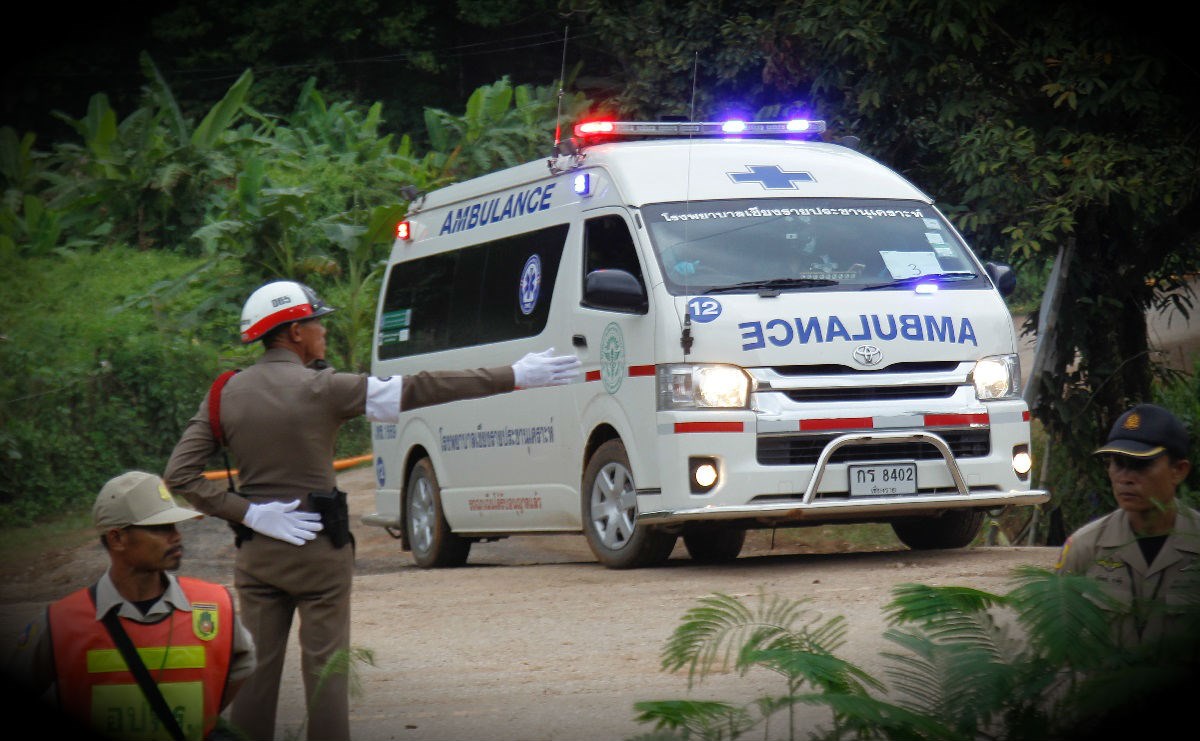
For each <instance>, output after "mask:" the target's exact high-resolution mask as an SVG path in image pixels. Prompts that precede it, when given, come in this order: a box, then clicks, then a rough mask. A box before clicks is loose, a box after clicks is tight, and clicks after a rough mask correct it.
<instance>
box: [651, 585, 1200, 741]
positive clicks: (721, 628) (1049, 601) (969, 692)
mask: <svg viewBox="0 0 1200 741" xmlns="http://www.w3.org/2000/svg"><path fill="white" fill-rule="evenodd" d="M1159 608H1160V609H1170V610H1171V611H1172V612H1173V619H1175V620H1176V621H1177V622H1176V623H1175V630H1174V631H1173V632H1170V633H1168V634H1165V635H1162V636H1158V637H1155V638H1152V639H1149V640H1146V641H1145V642H1143V643H1141V644H1137V645H1122V644H1120V643H1118V642H1117V641H1116V640H1115V637H1114V635H1113V633H1112V631H1111V626H1112V623H1113V620H1114V619H1115V618H1119V615H1120V613H1122V611H1125V610H1129V609H1132V608H1130V607H1129V606H1124V605H1121V604H1119V603H1117V602H1115V601H1113V600H1112V598H1111V597H1109V596H1108V595H1107V593H1106V592H1105V591H1104V589H1103V587H1102V586H1101V585H1100V584H1099V583H1098V582H1096V581H1094V580H1092V579H1090V578H1087V577H1083V576H1067V575H1058V574H1054V573H1051V572H1048V571H1045V570H1043V569H1038V568H1034V567H1025V568H1020V569H1017V570H1016V571H1015V572H1014V573H1013V587H1012V588H1011V589H1010V590H1009V591H1008V592H1006V593H1002V594H996V593H990V592H986V591H982V590H977V589H971V588H967V587H956V586H937V587H935V586H929V585H924V584H902V585H899V586H897V587H896V588H895V589H894V590H893V593H892V600H891V602H889V603H888V605H887V606H886V607H885V613H886V614H887V617H888V622H889V625H890V627H889V628H888V630H887V631H886V632H885V634H884V637H885V638H886V639H887V640H888V641H890V642H891V643H892V644H893V645H894V647H895V648H894V650H890V651H886V652H884V653H883V654H881V657H880V658H881V660H882V662H883V664H884V667H885V674H886V675H887V677H888V679H889V680H890V684H888V683H886V682H883V681H880V680H878V679H876V678H874V677H872V676H871V675H870V674H869V673H868V672H867V671H865V670H864V669H862V668H861V667H858V666H856V665H854V664H851V663H848V662H845V661H843V660H842V659H839V658H837V656H836V653H835V652H836V649H837V647H838V645H840V641H836V640H835V641H829V640H827V639H824V638H821V637H820V636H821V634H822V633H827V632H828V629H829V628H830V627H832V626H835V625H837V624H838V622H839V621H840V618H836V617H835V618H832V619H827V618H825V617H823V616H820V615H814V614H812V613H810V612H807V611H806V610H805V608H804V602H803V601H795V600H789V599H786V598H782V597H778V596H774V597H770V598H768V597H767V596H766V595H763V594H761V593H760V595H759V598H758V607H757V608H752V607H750V606H748V605H746V604H745V603H743V602H742V601H741V600H740V599H738V598H735V597H730V596H727V595H711V596H708V597H704V598H702V599H701V600H700V603H699V605H697V606H696V607H693V608H692V609H690V610H688V611H687V613H685V615H684V616H683V618H682V620H681V622H680V624H679V625H678V626H677V627H676V628H675V631H674V632H673V633H672V635H671V637H670V638H669V639H668V640H667V642H666V644H665V646H664V648H663V652H662V653H663V668H664V669H668V670H675V669H679V668H682V667H684V666H689V667H691V669H690V670H689V675H688V686H689V688H692V687H693V682H692V679H693V672H695V673H697V674H698V675H699V676H700V677H701V678H702V677H703V676H704V675H706V674H708V673H711V672H712V671H714V670H719V669H721V668H722V667H725V666H728V665H732V666H734V667H736V668H737V669H738V670H739V673H740V674H742V675H745V674H746V673H747V671H749V670H751V669H754V668H763V667H766V668H770V669H772V670H774V671H777V672H779V673H780V674H781V675H782V676H784V677H785V678H786V690H785V692H784V693H783V694H781V695H768V696H765V697H762V698H759V699H757V700H756V701H753V702H751V703H747V704H745V705H738V704H734V703H728V702H724V701H721V700H711V699H698V698H688V699H683V700H667V701H644V702H639V703H636V705H635V709H636V710H637V711H638V716H637V719H638V720H639V721H641V722H644V723H653V724H654V725H655V728H656V733H654V734H652V735H648V736H642V737H638V738H639V739H643V740H644V741H649V739H664V740H665V739H677V738H700V739H737V738H741V737H743V736H745V737H752V736H750V734H752V733H754V734H755V736H757V737H760V738H764V739H771V738H787V739H795V738H797V737H798V733H799V731H800V729H799V728H798V727H797V724H796V721H795V719H794V718H789V719H788V722H787V723H786V724H785V725H784V727H783V729H782V730H781V731H775V732H774V733H773V732H772V729H771V727H770V726H769V725H768V724H769V722H770V720H771V719H772V716H773V715H775V714H776V713H778V712H779V711H780V710H783V709H785V708H794V707H796V706H797V705H798V704H808V705H814V706H819V707H824V708H826V709H827V710H828V711H829V716H828V717H829V725H828V726H820V725H816V724H812V723H810V724H809V725H808V730H809V732H808V735H807V738H810V739H814V740H816V739H843V738H859V739H955V740H958V741H969V740H970V739H980V738H987V739H995V740H996V741H1018V740H1020V741H1035V740H1036V741H1054V740H1067V739H1085V738H1093V737H1096V736H1097V735H1115V733H1117V732H1119V731H1120V730H1125V731H1140V732H1142V733H1144V734H1146V735H1151V734H1153V733H1154V732H1155V730H1158V731H1162V730H1168V729H1169V728H1170V726H1171V724H1173V722H1174V719H1170V720H1168V719H1166V718H1164V717H1163V716H1164V715H1169V713H1164V712H1163V711H1165V709H1166V708H1167V707H1169V705H1167V704H1162V703H1165V702H1166V698H1180V697H1183V696H1186V694H1187V693H1188V692H1190V689H1189V687H1190V685H1189V684H1188V683H1189V682H1190V681H1194V679H1195V677H1196V676H1197V672H1198V671H1200V630H1198V629H1200V594H1194V593H1192V594H1190V598H1189V599H1188V600H1185V601H1184V602H1183V603H1182V604H1173V605H1171V606H1170V607H1169V608H1168V607H1167V606H1166V605H1162V604H1160V605H1159ZM802 617H803V618H804V619H806V620H807V621H808V625H809V626H822V627H820V629H819V630H818V631H817V632H815V633H814V632H811V631H808V630H805V629H797V628H796V627H795V623H796V622H797V621H798V620H799V619H801V618H802ZM809 688H811V690H812V691H809V692H801V691H800V690H802V689H809ZM1156 701H1159V702H1160V704H1158V705H1154V703H1155V702H1156ZM760 729H761V730H760Z"/></svg>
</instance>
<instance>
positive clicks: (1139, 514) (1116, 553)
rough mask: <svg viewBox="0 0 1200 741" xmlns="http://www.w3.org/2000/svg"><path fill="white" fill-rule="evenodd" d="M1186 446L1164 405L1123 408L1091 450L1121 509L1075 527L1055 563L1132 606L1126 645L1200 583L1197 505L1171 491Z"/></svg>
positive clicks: (1161, 627)
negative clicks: (1184, 502)
mask: <svg viewBox="0 0 1200 741" xmlns="http://www.w3.org/2000/svg"><path fill="white" fill-rule="evenodd" d="M1188 451H1189V438H1188V432H1187V429H1186V428H1185V427H1184V426H1183V423H1182V422H1180V421H1179V419H1178V418H1177V417H1176V416H1175V415H1174V414H1172V413H1171V412H1169V411H1167V410H1166V409H1163V408H1162V407H1160V406H1156V405H1154V404H1138V405H1137V406H1135V407H1133V408H1132V409H1130V410H1129V411H1127V412H1125V413H1124V414H1122V415H1121V416H1120V417H1119V418H1118V419H1117V421H1116V423H1114V424H1113V426H1112V430H1111V431H1110V432H1109V434H1108V441H1107V442H1106V443H1105V444H1104V445H1103V446H1101V447H1100V448H1098V449H1097V450H1096V451H1095V455H1096V456H1098V457H1099V458H1100V459H1101V460H1103V461H1104V463H1105V465H1106V466H1107V470H1108V479H1109V481H1110V482H1111V484H1112V492H1113V496H1114V497H1115V498H1116V500H1117V507H1118V508H1119V509H1117V511H1115V512H1112V513H1110V514H1108V515H1105V516H1104V517H1102V518H1100V519H1099V520H1096V521H1094V522H1091V523H1088V524H1087V525H1084V526H1083V527H1081V528H1080V529H1079V530H1077V531H1075V533H1074V534H1072V535H1071V537H1070V538H1068V539H1067V542H1066V544H1065V545H1064V546H1063V549H1062V553H1061V554H1060V555H1059V560H1058V564H1057V565H1056V566H1055V569H1056V570H1057V571H1058V572H1060V573H1071V574H1084V575H1086V576H1089V577H1092V578H1094V579H1095V580H1096V581H1098V582H1100V583H1101V584H1103V585H1104V587H1105V591H1107V592H1108V593H1109V594H1110V595H1111V596H1112V597H1114V598H1116V599H1117V600H1118V601H1119V602H1120V603H1121V604H1122V605H1125V606H1127V607H1129V608H1130V609H1129V612H1128V614H1127V616H1126V618H1125V619H1123V620H1122V622H1121V624H1120V625H1119V626H1116V627H1117V637H1118V640H1120V641H1121V642H1122V643H1123V644H1125V645H1131V644H1133V643H1137V642H1140V641H1144V640H1146V639H1149V638H1153V637H1156V636H1159V635H1162V633H1163V632H1164V631H1165V630H1167V629H1169V628H1170V626H1171V623H1172V616H1171V614H1170V606H1171V605H1178V604H1181V603H1182V602H1183V601H1184V600H1185V599H1187V598H1188V594H1189V593H1190V594H1195V593H1196V590H1197V588H1198V586H1200V512H1197V511H1196V510H1194V509H1191V508H1189V507H1185V506H1183V505H1182V504H1180V503H1179V501H1178V500H1177V499H1176V497H1175V492H1176V489H1177V488H1178V487H1179V485H1180V484H1181V483H1182V482H1183V480H1184V479H1186V478H1187V476H1188V473H1189V472H1190V471H1191V468H1192V466H1191V462H1190V461H1189V460H1188Z"/></svg>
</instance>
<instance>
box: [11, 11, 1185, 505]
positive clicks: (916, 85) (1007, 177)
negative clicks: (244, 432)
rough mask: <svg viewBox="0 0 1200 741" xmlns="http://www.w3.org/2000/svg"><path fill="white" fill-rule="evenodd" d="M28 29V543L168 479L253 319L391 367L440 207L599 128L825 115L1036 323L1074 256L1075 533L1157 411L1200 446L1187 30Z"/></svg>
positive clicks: (18, 196)
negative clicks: (387, 279)
mask: <svg viewBox="0 0 1200 741" xmlns="http://www.w3.org/2000/svg"><path fill="white" fill-rule="evenodd" d="M24 10H25V15H24V16H23V17H22V18H21V20H20V21H19V23H17V24H11V25H10V28H9V29H8V31H9V33H8V35H7V38H6V43H5V44H4V45H3V46H2V47H0V49H2V50H3V51H2V52H0V53H2V54H3V56H4V59H3V75H4V77H3V100H2V108H0V196H2V197H0V266H2V267H3V269H4V272H5V277H6V278H8V279H9V280H8V283H7V285H6V287H5V290H6V292H7V294H6V295H8V296H10V297H11V298H12V299H13V300H11V301H8V302H7V303H6V304H4V305H0V366H3V367H4V369H5V371H6V372H5V374H3V376H0V459H2V460H3V462H4V464H5V465H4V467H2V468H0V508H3V507H5V506H7V505H9V504H17V503H24V504H23V506H24V509H21V510H20V512H19V513H18V514H19V515H20V516H19V517H16V516H14V519H15V520H17V519H21V518H24V519H28V518H29V517H32V516H40V515H42V514H46V513H47V512H53V511H55V510H56V509H59V508H60V507H61V505H63V504H64V503H71V502H76V503H77V502H79V501H82V500H84V499H86V496H85V495H83V494H81V492H88V491H89V490H90V489H91V487H92V485H93V484H94V483H95V481H97V480H98V481H103V479H104V478H106V477H107V476H109V475H112V474H113V473H115V471H112V470H108V469H109V468H116V467H118V466H122V467H127V466H130V465H134V464H137V465H144V466H150V467H153V466H155V465H158V464H159V463H160V461H159V458H161V456H162V454H163V453H162V450H163V448H164V446H167V447H168V448H169V445H170V443H171V438H173V437H174V435H175V434H176V432H177V430H178V429H179V427H180V425H181V424H182V420H183V419H186V417H187V416H188V415H189V414H190V413H191V412H192V411H193V410H194V404H195V400H194V397H196V396H198V394H199V393H200V392H201V391H202V389H203V384H204V379H205V378H207V377H209V376H211V375H213V374H215V371H217V370H218V369H223V368H224V367H228V366H230V365H232V364H235V363H239V362H245V361H246V360H247V356H246V355H245V350H244V349H242V348H239V347H238V346H237V345H236V341H235V338H236V333H234V332H232V331H231V325H232V322H231V320H230V317H232V316H234V315H235V314H236V312H237V309H238V306H239V301H240V298H241V297H244V296H245V295H246V294H247V292H248V291H249V290H252V288H253V287H254V286H256V285H258V284H259V283H260V282H261V281H263V280H265V279H267V278H269V277H274V276H285V277H290V278H294V279H298V280H305V281H307V282H310V283H312V284H313V285H314V286H315V287H317V288H318V289H319V290H321V291H322V292H323V293H325V294H326V297H327V298H329V299H330V300H332V301H334V302H335V303H339V304H340V305H343V306H345V307H346V309H345V311H343V312H339V314H338V315H337V320H336V321H332V322H331V327H330V343H331V348H332V349H333V352H334V353H335V354H336V355H337V359H338V360H339V362H341V363H342V365H343V367H348V368H356V369H364V368H365V367H366V366H367V364H368V363H369V354H370V353H369V348H370V324H371V322H372V320H373V311H372V305H373V302H374V296H375V295H377V284H378V280H379V276H380V264H381V261H382V259H383V257H384V256H385V255H386V252H387V248H388V244H389V243H390V241H389V236H388V234H389V233H388V228H389V223H391V222H394V220H395V219H396V218H398V217H399V216H398V215H400V214H403V211H404V209H405V207H406V206H407V203H408V200H409V199H410V198H411V197H412V195H411V194H412V193H413V192H414V189H415V190H418V191H419V190H428V189H430V188H435V187H440V186H441V185H445V184H447V183H449V182H453V181H455V180H459V179H463V178H467V177H474V176H476V175H478V174H481V173H483V172H488V171H491V170H494V169H498V168H500V167H503V166H507V165H511V164H514V163H515V162H518V161H527V160H532V159H536V158H538V157H544V156H546V155H548V154H549V150H550V145H551V143H552V141H553V133H554V131H555V129H556V126H558V125H560V124H561V125H563V126H566V125H569V123H570V121H569V120H566V119H567V118H568V117H570V116H576V115H580V114H582V113H584V112H586V111H603V112H606V113H613V114H616V115H619V116H622V117H629V118H646V119H653V118H656V117H659V116H664V115H671V116H693V117H695V118H698V119H704V118H708V119H711V118H717V117H721V116H724V115H727V114H730V113H737V114H739V115H741V116H744V117H758V118H777V117H782V116H786V115H790V114H793V113H796V112H799V111H804V112H805V113H807V114H810V115H815V116H816V117H820V118H824V119H826V120H827V121H828V122H829V125H830V135H831V136H842V135H853V136H855V137H858V138H859V139H861V146H860V148H861V149H862V150H863V151H864V152H865V153H866V154H868V155H870V156H872V157H874V158H876V159H878V160H880V161H881V162H883V163H884V164H886V165H888V166H890V167H892V168H893V169H895V170H897V171H898V172H900V173H901V174H903V175H905V176H906V177H908V178H909V179H911V180H912V181H913V182H914V183H916V184H917V185H918V186H919V187H921V188H922V189H923V190H925V191H926V192H927V193H930V194H931V195H932V196H933V197H934V198H935V199H936V200H937V202H938V205H939V207H940V208H941V209H942V211H943V212H944V213H945V214H946V215H947V216H948V217H949V218H950V219H951V220H952V221H953V222H954V223H955V225H956V226H957V227H958V228H959V230H960V231H962V233H963V234H964V236H965V237H966V238H967V240H968V241H969V242H970V243H971V244H972V247H973V248H974V249H975V251H976V252H977V253H978V254H979V255H980V256H981V257H982V258H983V259H988V260H999V261H1003V262H1008V263H1011V264H1013V265H1014V266H1015V267H1016V268H1017V271H1018V274H1019V275H1020V277H1021V283H1022V285H1023V288H1022V289H1020V292H1019V300H1021V301H1023V302H1025V305H1024V306H1022V308H1023V309H1027V310H1029V312H1030V317H1031V324H1030V326H1031V327H1032V326H1035V325H1034V323H1036V321H1037V320H1038V319H1039V318H1040V315H1039V312H1040V311H1041V307H1040V306H1039V304H1038V299H1039V298H1040V296H1041V289H1042V286H1043V285H1044V284H1045V282H1046V278H1047V276H1048V274H1049V272H1050V268H1051V265H1053V264H1054V262H1055V260H1056V259H1059V258H1062V259H1064V260H1068V261H1069V266H1070V269H1069V271H1068V273H1067V279H1066V281H1065V283H1064V284H1063V286H1062V307H1063V308H1062V309H1061V310H1060V311H1058V312H1057V313H1056V316H1055V318H1056V320H1057V325H1058V328H1059V330H1060V331H1059V332H1058V333H1057V334H1056V335H1055V336H1054V339H1053V342H1052V343H1049V342H1048V343H1046V344H1047V345H1048V346H1052V349H1053V351H1054V353H1053V362H1052V363H1051V364H1050V365H1049V367H1048V368H1047V369H1045V371H1044V372H1042V373H1040V374H1039V375H1038V376H1036V377H1035V378H1034V379H1032V383H1033V384H1035V385H1036V387H1037V389H1038V391H1039V394H1038V396H1037V401H1036V403H1035V404H1034V405H1033V409H1032V411H1033V415H1034V419H1035V422H1036V424H1035V435H1036V436H1037V438H1036V440H1035V444H1036V449H1035V453H1037V454H1039V455H1038V456H1037V457H1039V458H1040V461H1039V465H1038V468H1037V469H1035V470H1036V473H1037V478H1038V482H1039V483H1040V484H1041V485H1043V486H1046V487H1048V488H1051V490H1052V491H1053V493H1054V495H1055V502H1054V506H1055V507H1056V508H1058V509H1060V510H1061V511H1065V512H1067V517H1066V521H1067V524H1068V525H1073V524H1078V523H1079V522H1080V521H1081V520H1083V519H1086V518H1087V517H1090V516H1092V515H1094V514H1095V513H1097V512H1099V511H1103V510H1105V509H1108V508H1111V503H1110V502H1106V501H1105V500H1104V497H1103V496H1102V495H1101V494H1099V493H1098V492H1104V491H1106V490H1107V486H1106V485H1105V482H1104V480H1103V477H1102V476H1101V475H1100V472H1099V471H1098V469H1097V468H1096V466H1095V465H1094V463H1093V461H1092V460H1091V458H1090V455H1089V452H1090V450H1091V449H1092V448H1094V447H1095V445H1096V443H1097V442H1099V441H1100V440H1101V439H1102V438H1103V435H1104V433H1105V432H1106V431H1107V429H1108V426H1109V425H1110V424H1111V421H1112V420H1113V419H1114V418H1115V417H1116V416H1117V415H1118V414H1119V413H1120V412H1121V411H1122V410H1123V409H1124V408H1126V407H1127V406H1128V405H1129V404H1130V403H1131V402H1135V401H1141V400H1146V399H1158V400H1163V401H1169V402H1170V403H1171V404H1172V406H1173V407H1175V408H1176V411H1178V412H1179V413H1180V414H1181V416H1183V417H1184V418H1185V419H1186V420H1188V421H1189V423H1191V424H1193V428H1194V429H1195V428H1196V427H1198V426H1200V381H1197V379H1196V376H1197V374H1195V373H1191V374H1188V373H1183V374H1180V373H1177V372H1172V371H1170V370H1169V369H1167V368H1166V367H1165V364H1164V363H1162V362H1161V358H1159V357H1158V356H1157V355H1156V353H1155V351H1154V349H1153V348H1152V347H1150V345H1149V340H1148V337H1147V332H1146V327H1145V322H1144V316H1145V312H1146V311H1149V310H1157V309H1160V308H1162V307H1164V306H1168V305H1175V306H1178V307H1179V308H1181V309H1183V310H1184V311H1185V312H1187V311H1189V310H1190V308H1191V303H1192V300H1193V298H1194V297H1193V296H1192V294H1191V293H1190V290H1189V288H1188V286H1189V285H1190V277H1191V276H1194V275H1196V274H1197V273H1200V115H1198V114H1200V95H1198V94H1197V91H1200V65H1198V63H1197V61H1196V59H1197V56H1196V54H1195V53H1194V48H1193V47H1194V43H1195V42H1194V40H1193V39H1192V38H1191V37H1190V36H1191V33H1190V29H1189V28H1188V27H1187V24H1186V23H1185V22H1184V21H1183V20H1182V19H1181V18H1179V17H1176V16H1174V15H1172V13H1173V12H1174V11H1173V10H1171V11H1168V10H1167V8H1166V6H1161V7H1160V6H1157V5H1155V4H1143V5H1132V4H1121V5H1116V4H1111V5H1105V4H1103V3H1095V2H1084V1H1083V0H1071V1H1070V2H1052V3H1046V2H1042V1H1039V0H807V1H805V2H779V0H669V1H668V0H636V1H628V0H626V1H621V0H607V1H605V0H529V1H528V2H524V3H512V2H507V1H502V0H448V1H446V2H425V1H422V0H407V1H404V2H388V1H386V0H257V1H256V2H239V1H238V0H189V1H188V2H181V1H177V0H172V1H169V2H158V3H149V2H135V3H124V4H112V5H109V6H103V5H96V4H92V5H88V6H83V7H71V8H70V9H64V8H60V7H57V6H52V5H51V4H48V3H42V4H39V5H36V6H33V7H29V8H26V9H24ZM564 36H565V38H566V43H565V45H564ZM564 70H565V72H566V76H565V84H562V83H560V81H559V80H560V75H561V74H562V72H563V71H564ZM559 88H565V93H566V94H565V95H563V96H561V97H560V96H558V95H557V91H558V89H559ZM559 103H562V104H563V107H562V112H563V114H564V116H563V119H562V120H560V118H559V116H558V115H557V113H558V104H559ZM106 261H107V262H106ZM135 263H137V264H138V265H139V266H140V267H139V268H137V269H134V268H132V267H131V266H132V265H134V264H135ZM72 271H73V272H72ZM72 281H79V282H80V283H81V286H80V287H78V288H77V289H71V290H67V289H66V288H65V286H68V285H70V284H71V282H72ZM85 299H86V302H85ZM138 322H141V323H142V324H141V325H138ZM84 325H86V326H84ZM119 352H124V353H125V355H124V357H125V362H124V364H118V363H117V362H116V361H114V359H113V358H114V357H117V354H118V353H119ZM192 376H195V377H194V378H193V377H192ZM114 398H122V399H127V400H128V403H125V404H112V403H108V401H109V400H110V399H114ZM81 409H86V413H81V412H80V411H79V410H81ZM118 431H123V432H124V434H126V436H127V438H128V440H129V442H128V444H126V443H124V442H122V443H121V444H117V443H116V442H115V440H116V438H115V437H114V435H116V434H117V432H118ZM1195 437H1196V438H1197V446H1196V449H1197V450H1200V434H1197V435H1196V436H1195ZM357 439H361V438H357ZM81 441H82V442H81ZM146 441H150V443H152V444H149V443H147V442H146ZM72 450H74V451H79V450H82V451H89V452H90V453H91V454H92V455H93V459H96V460H101V461H102V464H103V465H102V466H101V467H105V470H97V471H86V472H84V473H78V472H73V473H72V477H73V479H74V480H73V481H71V482H67V481H64V480H63V479H62V474H61V473H60V472H56V468H55V466H56V463H55V461H54V460H53V456H54V455H55V454H57V453H58V452H59V451H72ZM1043 463H1044V464H1045V465H1043ZM59 470H61V469H59ZM1198 480H1200V466H1198V467H1197V474H1195V475H1194V476H1193V478H1192V482H1196V481H1198ZM48 489H54V491H53V492H49V491H48ZM25 505H27V506H25Z"/></svg>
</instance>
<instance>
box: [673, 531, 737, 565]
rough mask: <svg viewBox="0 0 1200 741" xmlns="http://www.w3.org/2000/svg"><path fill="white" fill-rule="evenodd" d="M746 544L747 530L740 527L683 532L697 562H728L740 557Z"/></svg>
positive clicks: (685, 541) (691, 554)
mask: <svg viewBox="0 0 1200 741" xmlns="http://www.w3.org/2000/svg"><path fill="white" fill-rule="evenodd" d="M745 544H746V531H745V529H743V528H740V527H735V528H726V529H721V530H694V531H692V532H684V534H683V545H684V547H685V548H687V552H688V555H689V556H691V557H692V560H693V561H695V562H697V563H728V562H730V561H732V560H734V559H736V558H737V557H738V554H740V553H741V552H742V546H743V545H745Z"/></svg>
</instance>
